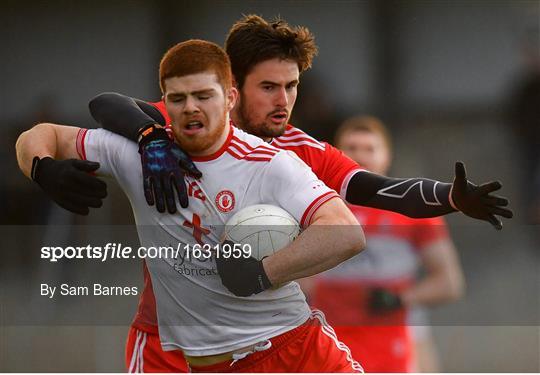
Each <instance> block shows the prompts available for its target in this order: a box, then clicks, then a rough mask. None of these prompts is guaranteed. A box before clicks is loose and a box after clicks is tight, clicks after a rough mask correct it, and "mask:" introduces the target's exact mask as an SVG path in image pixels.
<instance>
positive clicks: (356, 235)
mask: <svg viewBox="0 0 540 375" xmlns="http://www.w3.org/2000/svg"><path fill="white" fill-rule="evenodd" d="M350 232H351V238H350V239H349V243H350V245H349V249H350V250H349V252H350V256H351V257H353V256H355V255H358V254H360V252H362V251H363V250H364V249H365V248H366V237H365V236H364V231H363V230H362V227H361V226H360V224H356V225H351V231H350Z"/></svg>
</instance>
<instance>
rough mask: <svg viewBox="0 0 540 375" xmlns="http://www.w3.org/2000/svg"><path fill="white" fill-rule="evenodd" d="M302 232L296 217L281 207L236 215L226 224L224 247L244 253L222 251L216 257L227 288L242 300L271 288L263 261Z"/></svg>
mask: <svg viewBox="0 0 540 375" xmlns="http://www.w3.org/2000/svg"><path fill="white" fill-rule="evenodd" d="M299 233H300V226H299V225H298V223H297V222H296V220H295V219H294V217H292V216H291V215H290V214H289V213H288V212H287V211H285V210H283V209H282V208H280V207H276V206H271V205H264V204H262V205H254V206H249V207H246V208H244V209H242V210H240V211H239V212H237V213H236V214H234V215H233V217H231V219H230V220H229V221H228V222H227V224H226V225H225V234H224V236H225V241H224V243H223V245H224V246H225V245H227V246H229V249H230V248H231V247H234V246H236V247H237V248H239V249H243V252H242V254H241V256H239V257H235V256H234V252H227V253H225V252H223V251H222V252H220V254H218V256H217V257H216V264H217V268H218V273H219V275H220V277H221V281H222V282H223V285H225V287H227V289H229V291H231V292H232V293H233V294H235V295H237V296H242V297H247V296H250V295H252V294H257V293H260V292H262V291H264V290H266V289H269V288H271V287H272V284H271V283H270V280H269V279H268V276H267V275H266V272H265V270H264V267H263V262H262V260H263V259H264V258H265V257H268V256H271V255H273V254H274V253H275V252H276V251H278V250H281V249H282V248H284V247H285V246H287V245H288V244H290V243H291V242H292V241H294V239H295V238H296V237H297V236H298V234H299ZM246 250H249V252H248V253H247V252H246ZM227 255H228V256H227ZM280 286H281V285H279V286H275V287H274V288H278V287H280Z"/></svg>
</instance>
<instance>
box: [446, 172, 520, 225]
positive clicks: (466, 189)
mask: <svg viewBox="0 0 540 375" xmlns="http://www.w3.org/2000/svg"><path fill="white" fill-rule="evenodd" d="M501 187H502V185H501V183H500V182H499V181H494V182H487V183H485V184H482V185H480V186H478V185H475V184H473V183H472V182H470V181H468V180H467V176H466V173H465V165H464V164H463V163H462V162H459V161H458V162H456V176H455V178H454V183H453V184H452V190H451V192H450V196H451V198H452V202H453V205H454V206H455V207H454V208H456V209H458V210H459V211H461V212H463V213H464V214H465V215H467V216H470V217H473V218H475V219H480V220H485V221H488V222H490V223H491V224H492V225H493V226H494V227H495V229H498V230H501V229H502V227H503V225H502V223H501V221H500V220H499V218H497V216H495V215H499V216H502V217H505V218H507V219H510V218H512V216H514V214H513V212H512V211H511V210H509V209H506V208H502V207H504V206H508V199H506V198H503V197H499V196H496V195H491V194H490V193H492V192H494V191H496V190H499V189H500V188H501Z"/></svg>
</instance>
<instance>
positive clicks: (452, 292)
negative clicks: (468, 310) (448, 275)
mask: <svg viewBox="0 0 540 375" xmlns="http://www.w3.org/2000/svg"><path fill="white" fill-rule="evenodd" d="M465 290H466V285H465V279H464V278H463V276H461V275H460V276H456V277H455V278H454V280H452V282H451V283H450V287H449V288H448V302H454V301H458V300H460V299H462V298H463V296H464V295H465Z"/></svg>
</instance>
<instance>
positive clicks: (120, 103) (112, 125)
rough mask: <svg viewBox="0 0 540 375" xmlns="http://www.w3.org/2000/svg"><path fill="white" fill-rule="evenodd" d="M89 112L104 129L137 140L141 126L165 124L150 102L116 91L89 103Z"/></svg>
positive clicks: (99, 96)
mask: <svg viewBox="0 0 540 375" xmlns="http://www.w3.org/2000/svg"><path fill="white" fill-rule="evenodd" d="M89 108H90V114H91V115H92V117H93V118H94V120H96V121H97V123H98V124H100V125H101V126H102V127H103V128H104V129H107V130H109V131H112V132H113V133H116V134H119V135H121V136H124V137H126V138H128V139H131V140H132V141H135V142H136V141H137V136H138V132H139V130H140V129H141V128H143V127H145V126H147V125H151V124H160V125H165V119H164V118H163V116H162V115H161V113H160V112H159V111H158V110H157V109H156V108H155V107H154V106H152V105H151V104H148V103H146V102H143V101H141V100H138V99H134V98H131V97H129V96H125V95H122V94H118V93H111V92H109V93H103V94H99V95H98V96H96V97H95V98H94V99H92V100H91V101H90V103H89Z"/></svg>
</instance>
